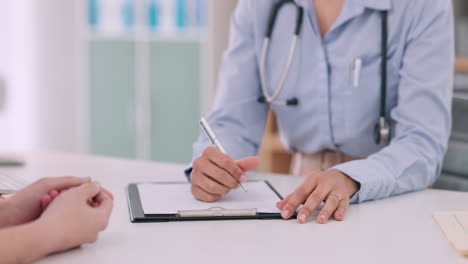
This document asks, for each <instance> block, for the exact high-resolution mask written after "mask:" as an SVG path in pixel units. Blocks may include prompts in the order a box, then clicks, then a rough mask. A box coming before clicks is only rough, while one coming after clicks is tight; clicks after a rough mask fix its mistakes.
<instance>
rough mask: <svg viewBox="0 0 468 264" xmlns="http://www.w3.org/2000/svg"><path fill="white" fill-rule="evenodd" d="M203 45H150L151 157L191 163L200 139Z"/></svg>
mask: <svg viewBox="0 0 468 264" xmlns="http://www.w3.org/2000/svg"><path fill="white" fill-rule="evenodd" d="M200 58H201V45H200V43H199V42H198V41H167V42H164V41H160V42H153V43H151V45H150V91H151V158H152V159H153V160H157V161H165V162H177V163H187V162H189V161H190V160H191V156H192V144H193V142H194V141H195V139H196V138H197V136H198V133H199V127H198V121H199V118H200V97H201V96H200V94H201V91H200V83H201V79H200V78H201V70H200V65H201V61H200Z"/></svg>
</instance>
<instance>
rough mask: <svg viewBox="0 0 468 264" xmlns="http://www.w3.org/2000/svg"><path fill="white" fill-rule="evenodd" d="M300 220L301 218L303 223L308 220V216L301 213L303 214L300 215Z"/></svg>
mask: <svg viewBox="0 0 468 264" xmlns="http://www.w3.org/2000/svg"><path fill="white" fill-rule="evenodd" d="M299 220H300V221H301V222H302V223H305V222H306V216H305V214H301V215H300V216H299Z"/></svg>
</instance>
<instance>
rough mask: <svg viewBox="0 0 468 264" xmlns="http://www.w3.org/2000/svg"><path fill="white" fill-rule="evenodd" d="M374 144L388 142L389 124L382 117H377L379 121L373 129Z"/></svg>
mask: <svg viewBox="0 0 468 264" xmlns="http://www.w3.org/2000/svg"><path fill="white" fill-rule="evenodd" d="M374 136H375V144H377V145H379V144H380V143H384V144H385V145H387V144H388V143H390V137H391V135H390V124H389V123H388V121H387V120H386V119H385V118H384V117H380V118H379V122H378V123H377V124H376V125H375V129H374Z"/></svg>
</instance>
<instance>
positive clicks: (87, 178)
mask: <svg viewBox="0 0 468 264" xmlns="http://www.w3.org/2000/svg"><path fill="white" fill-rule="evenodd" d="M89 180H91V177H89V176H87V177H82V178H81V181H82V182H87V181H89Z"/></svg>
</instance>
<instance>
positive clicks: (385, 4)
mask: <svg viewBox="0 0 468 264" xmlns="http://www.w3.org/2000/svg"><path fill="white" fill-rule="evenodd" d="M348 1H349V0H348ZM351 1H356V2H361V5H363V6H364V7H365V8H369V9H375V10H387V11H388V10H390V9H392V0H351Z"/></svg>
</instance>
